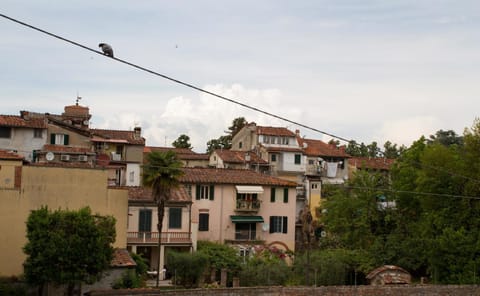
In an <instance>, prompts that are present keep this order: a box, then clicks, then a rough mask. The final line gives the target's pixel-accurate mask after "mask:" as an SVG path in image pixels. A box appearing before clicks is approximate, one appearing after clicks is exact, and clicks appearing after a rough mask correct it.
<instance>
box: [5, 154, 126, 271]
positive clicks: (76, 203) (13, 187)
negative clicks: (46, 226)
mask: <svg viewBox="0 0 480 296" xmlns="http://www.w3.org/2000/svg"><path fill="white" fill-rule="evenodd" d="M42 206H48V208H50V209H52V210H56V209H69V210H76V209H79V208H82V207H86V206H89V207H90V208H91V210H92V212H93V213H98V214H100V215H112V216H114V217H115V218H116V219H117V223H116V233H117V237H116V242H115V247H119V248H126V233H127V213H128V191H127V190H126V189H120V188H115V187H109V186H108V172H107V171H106V170H101V169H90V168H74V167H69V168H66V167H55V166H48V165H47V164H44V165H42V166H40V165H23V160H22V158H21V157H20V156H18V155H15V154H13V153H10V152H6V151H4V150H0V233H2V238H3V241H2V244H0V262H2V264H0V276H11V275H20V274H22V273H23V262H24V260H25V258H26V256H25V254H24V253H23V250H22V248H23V246H24V245H25V243H26V242H27V240H26V224H25V222H26V221H27V218H28V215H29V214H30V212H31V211H32V210H36V209H39V208H40V207H42Z"/></svg>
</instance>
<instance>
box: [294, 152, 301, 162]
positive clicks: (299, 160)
mask: <svg viewBox="0 0 480 296" xmlns="http://www.w3.org/2000/svg"><path fill="white" fill-rule="evenodd" d="M301 163H302V155H301V154H295V164H301Z"/></svg>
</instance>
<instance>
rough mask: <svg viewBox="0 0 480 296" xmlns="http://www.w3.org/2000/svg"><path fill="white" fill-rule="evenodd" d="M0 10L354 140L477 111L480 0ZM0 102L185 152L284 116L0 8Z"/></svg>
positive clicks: (39, 4) (424, 130) (6, 0)
mask: <svg viewBox="0 0 480 296" xmlns="http://www.w3.org/2000/svg"><path fill="white" fill-rule="evenodd" d="M0 13H1V14H5V15H7V16H9V17H12V18H15V19H18V20H20V21H23V22H26V23H28V24H31V25H33V26H36V27H39V28H41V29H43V30H46V31H49V32H51V33H54V34H57V35H60V36H62V37H65V38H68V39H71V40H73V41H75V42H78V43H81V44H83V45H86V46H88V47H91V48H95V49H98V43H100V42H106V43H109V44H111V45H112V47H113V49H114V52H115V56H116V57H118V58H120V59H123V60H126V61H129V62H131V63H135V64H138V65H140V66H143V67H146V68H149V69H151V70H154V71H157V72H159V73H162V74H164V75H167V76H170V77H172V78H175V79H178V80H182V81H184V82H187V83H190V84H193V85H196V86H198V87H201V88H204V89H207V90H209V91H212V92H215V93H218V94H220V95H223V96H226V97H228V98H231V99H234V100H237V101H239V102H241V103H244V104H248V105H251V106H253V107H256V108H259V109H262V110H265V111H267V112H270V113H274V114H277V115H279V116H282V117H285V118H288V119H290V120H292V121H296V122H300V123H302V124H304V125H307V126H310V127H313V128H315V129H318V130H321V131H325V132H328V133H331V134H335V135H338V136H340V137H343V138H347V139H353V140H356V141H357V142H364V143H370V142H372V141H377V142H378V143H379V144H380V145H383V143H384V142H385V141H387V140H390V141H391V142H394V143H398V144H404V145H407V146H409V145H410V144H411V143H412V141H414V140H416V139H418V138H419V137H420V136H421V135H426V136H428V135H430V134H434V133H435V132H436V131H438V130H440V129H444V130H448V129H453V130H455V131H456V132H457V133H458V134H462V133H463V130H464V128H469V127H471V126H472V124H473V122H474V120H475V118H476V117H478V116H479V110H480V100H479V98H480V84H479V83H480V26H479V21H480V16H479V14H480V1H478V0H472V1H464V0H451V1H449V0H412V1H410V0H389V1H386V0H377V1H374V0H364V1H358V0H345V1H342V0H331V1H322V0H312V1H307V0H301V1H278V0H272V1H259V0H256V1H249V0H243V1H225V0H223V1H218V0H211V1H200V0H199V1H193V0H192V1H119V0H117V1H88V0H83V1H63V0H62V1H57V0H49V1H26V0H2V5H1V7H0ZM0 36H1V37H2V38H0V61H1V63H0V66H1V71H0V99H1V105H0V106H1V109H0V110H1V111H0V113H2V114H11V115H18V114H19V111H20V110H29V111H37V112H49V113H55V114H59V113H62V112H63V107H64V106H66V105H72V104H74V103H75V99H76V97H77V93H78V95H79V96H80V97H82V100H81V101H80V104H82V105H84V106H88V107H89V108H90V112H91V114H92V115H93V117H92V121H91V123H92V127H94V128H102V129H127V130H128V129H133V127H134V126H136V125H137V126H141V127H142V132H143V136H144V137H145V138H146V139H147V145H150V146H165V145H166V146H170V145H171V143H172V142H173V141H174V140H175V139H176V138H177V137H178V136H179V135H180V134H187V135H188V136H189V137H190V139H191V143H192V145H193V147H194V150H195V151H197V152H204V151H205V149H206V142H207V141H208V140H210V139H212V138H218V137H219V136H221V135H223V134H224V131H225V130H227V127H228V126H230V125H231V123H232V120H233V119H234V118H236V117H240V116H243V117H245V118H246V119H247V121H249V122H250V121H255V122H256V123H257V124H259V125H268V126H284V127H287V128H289V129H291V130H292V131H294V130H295V129H300V132H301V134H302V135H305V136H306V137H309V138H314V139H323V140H327V139H328V138H326V137H324V135H322V134H321V133H317V132H313V131H311V130H308V129H306V128H303V127H298V126H295V125H292V124H290V123H288V122H283V121H280V120H278V119H274V118H271V117H269V116H267V115H263V114H260V113H257V112H255V111H252V110H249V109H246V108H244V107H241V106H238V105H235V104H232V103H230V102H226V101H223V100H221V99H218V98H216V97H213V96H209V95H206V94H203V93H200V92H198V91H195V90H192V89H189V88H187V87H185V86H182V85H179V84H176V83H174V82H171V81H169V80H166V79H163V78H160V77H156V76H153V75H152V74H149V73H145V72H142V71H139V70H137V69H134V68H132V67H130V66H127V65H125V64H122V63H119V62H117V61H115V60H112V59H109V58H106V57H104V56H101V55H98V54H96V53H94V52H90V51H87V50H85V49H82V48H79V47H76V46H73V45H72V44H69V43H66V42H64V41H61V40H58V39H56V38H52V37H50V36H48V35H45V34H42V33H39V32H37V31H34V30H32V29H30V28H27V27H24V26H21V25H19V24H17V23H14V22H12V21H10V20H7V19H5V18H3V17H0Z"/></svg>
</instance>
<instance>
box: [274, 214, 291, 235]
mask: <svg viewBox="0 0 480 296" xmlns="http://www.w3.org/2000/svg"><path fill="white" fill-rule="evenodd" d="M287 225H288V217H287V216H270V233H287V231H288V230H287Z"/></svg>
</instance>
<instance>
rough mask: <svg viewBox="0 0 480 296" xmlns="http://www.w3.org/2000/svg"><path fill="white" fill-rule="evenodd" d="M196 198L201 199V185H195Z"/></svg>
mask: <svg viewBox="0 0 480 296" xmlns="http://www.w3.org/2000/svg"><path fill="white" fill-rule="evenodd" d="M195 199H197V200H200V185H196V186H195Z"/></svg>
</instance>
